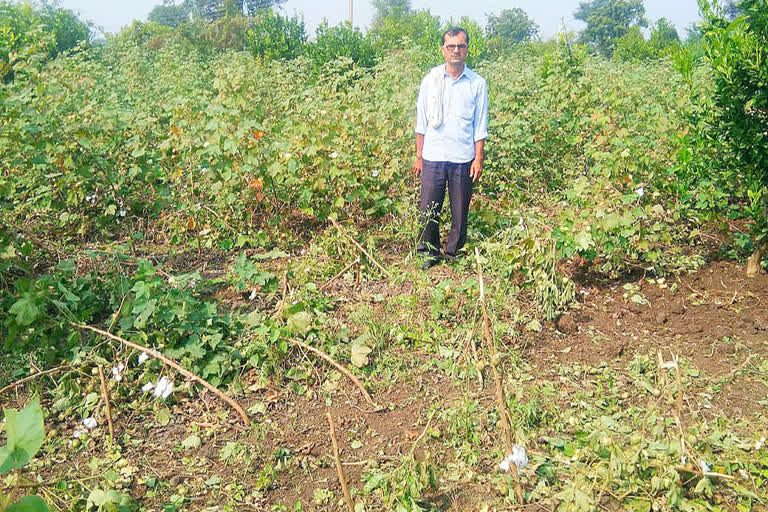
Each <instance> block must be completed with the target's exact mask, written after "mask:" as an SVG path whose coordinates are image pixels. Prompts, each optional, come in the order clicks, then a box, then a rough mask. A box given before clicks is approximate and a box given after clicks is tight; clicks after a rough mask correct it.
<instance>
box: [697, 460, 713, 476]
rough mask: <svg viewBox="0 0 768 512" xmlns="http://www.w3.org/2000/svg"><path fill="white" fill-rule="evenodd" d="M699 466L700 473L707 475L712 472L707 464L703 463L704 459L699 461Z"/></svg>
mask: <svg viewBox="0 0 768 512" xmlns="http://www.w3.org/2000/svg"><path fill="white" fill-rule="evenodd" d="M699 466H701V472H702V473H709V472H710V471H712V468H711V467H709V464H707V461H705V460H704V459H701V460H700V461H699Z"/></svg>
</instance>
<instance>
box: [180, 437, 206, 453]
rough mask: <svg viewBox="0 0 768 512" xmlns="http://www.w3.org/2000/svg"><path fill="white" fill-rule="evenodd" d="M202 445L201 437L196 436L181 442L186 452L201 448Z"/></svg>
mask: <svg viewBox="0 0 768 512" xmlns="http://www.w3.org/2000/svg"><path fill="white" fill-rule="evenodd" d="M201 444H202V441H201V440H200V436H196V435H194V434H192V435H191V436H189V437H187V438H186V439H184V440H183V441H182V442H181V446H182V447H183V448H184V449H185V450H192V449H195V448H200V445H201Z"/></svg>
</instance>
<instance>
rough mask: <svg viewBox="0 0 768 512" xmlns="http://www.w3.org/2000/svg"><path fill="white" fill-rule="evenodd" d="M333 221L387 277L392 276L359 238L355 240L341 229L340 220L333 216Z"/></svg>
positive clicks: (340, 231)
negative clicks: (360, 242) (337, 220)
mask: <svg viewBox="0 0 768 512" xmlns="http://www.w3.org/2000/svg"><path fill="white" fill-rule="evenodd" d="M331 222H332V223H333V225H334V226H335V227H336V229H338V230H339V233H341V234H342V235H344V236H345V237H346V238H347V240H349V241H350V242H352V243H353V244H354V245H355V247H357V248H358V249H360V252H362V253H363V254H365V256H366V257H367V258H368V259H369V260H371V263H373V264H374V265H376V266H377V267H378V268H379V270H381V271H382V272H384V274H385V275H386V276H387V277H392V275H391V274H390V273H389V272H388V271H387V269H385V268H384V267H383V266H382V265H381V263H379V262H378V261H376V258H374V257H373V256H371V255H370V253H369V252H368V251H366V250H365V247H363V246H362V245H360V244H359V243H358V242H357V240H355V239H354V238H352V237H351V236H349V235H347V234H346V233H344V232H343V231H342V230H341V226H339V223H338V222H336V221H335V220H334V219H333V218H331Z"/></svg>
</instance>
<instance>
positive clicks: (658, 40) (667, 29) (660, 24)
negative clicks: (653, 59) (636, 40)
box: [650, 18, 680, 52]
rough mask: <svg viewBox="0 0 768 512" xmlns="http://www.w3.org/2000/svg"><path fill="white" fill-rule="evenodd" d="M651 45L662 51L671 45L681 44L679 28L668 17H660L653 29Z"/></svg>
mask: <svg viewBox="0 0 768 512" xmlns="http://www.w3.org/2000/svg"><path fill="white" fill-rule="evenodd" d="M650 43H651V47H653V48H654V49H655V50H656V51H658V52H660V51H662V50H664V49H666V48H669V47H670V46H674V45H676V44H680V35H679V34H678V33H677V28H675V26H674V25H673V24H672V22H670V21H669V20H668V19H667V18H659V19H658V20H657V21H656V24H655V25H654V26H653V30H651V40H650Z"/></svg>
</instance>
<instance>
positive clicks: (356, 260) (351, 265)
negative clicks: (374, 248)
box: [318, 256, 360, 291]
mask: <svg viewBox="0 0 768 512" xmlns="http://www.w3.org/2000/svg"><path fill="white" fill-rule="evenodd" d="M355 265H358V268H359V265H360V257H359V256H358V257H357V259H355V260H354V261H353V262H352V263H350V264H349V265H347V266H346V267H344V268H343V269H342V270H341V272H339V273H338V274H336V275H335V276H333V277H332V278H330V279H329V280H328V281H327V282H326V283H325V284H324V285H323V286H321V287H320V289H319V290H318V291H323V290H325V289H326V288H328V286H330V284H331V283H332V282H334V281H335V280H337V279H338V278H340V277H341V276H343V275H344V273H345V272H346V271H347V270H349V269H350V268H352V267H354V266H355ZM358 273H359V270H358Z"/></svg>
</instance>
